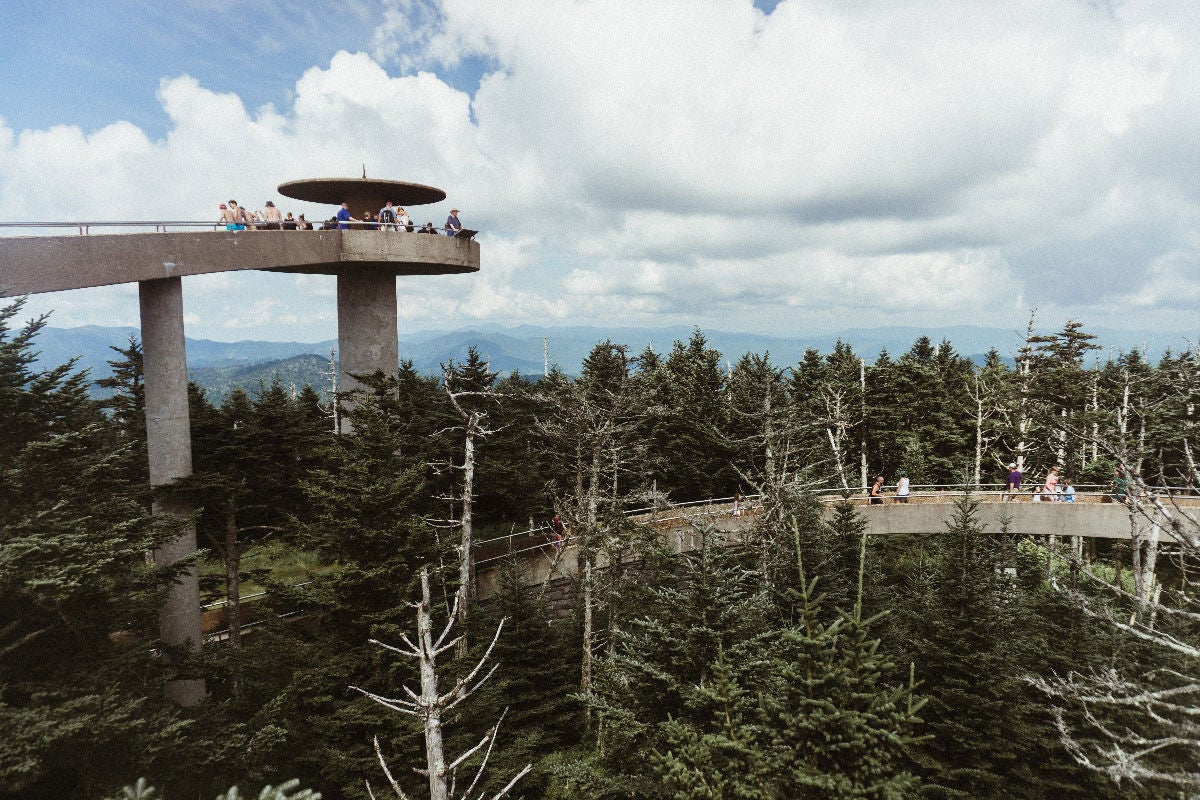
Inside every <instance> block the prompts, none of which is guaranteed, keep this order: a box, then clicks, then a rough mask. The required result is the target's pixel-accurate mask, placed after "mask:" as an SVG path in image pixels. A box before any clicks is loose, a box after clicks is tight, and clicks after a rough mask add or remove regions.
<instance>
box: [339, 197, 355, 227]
mask: <svg viewBox="0 0 1200 800" xmlns="http://www.w3.org/2000/svg"><path fill="white" fill-rule="evenodd" d="M337 218H338V230H342V231H344V230H348V229H349V228H350V225H349V224H348V223H351V222H358V220H356V219H355V218H354V217H352V216H350V204H349V203H342V207H341V208H339V209H338V212H337Z"/></svg>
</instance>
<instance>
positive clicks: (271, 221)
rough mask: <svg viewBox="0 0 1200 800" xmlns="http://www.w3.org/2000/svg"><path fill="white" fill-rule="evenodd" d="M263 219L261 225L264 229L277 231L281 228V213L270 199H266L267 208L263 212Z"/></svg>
mask: <svg viewBox="0 0 1200 800" xmlns="http://www.w3.org/2000/svg"><path fill="white" fill-rule="evenodd" d="M263 221H264V222H265V223H266V224H265V225H264V226H263V227H264V228H265V229H266V230H269V231H277V230H280V229H282V228H283V215H282V214H280V213H279V209H278V208H276V207H275V204H274V203H273V202H271V201H270V200H268V201H267V210H266V211H264V212H263Z"/></svg>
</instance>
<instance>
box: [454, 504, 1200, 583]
mask: <svg viewBox="0 0 1200 800" xmlns="http://www.w3.org/2000/svg"><path fill="white" fill-rule="evenodd" d="M859 491H862V490H861V489H860V490H859ZM1184 491H1190V490H1184ZM965 493H966V490H965V489H963V488H960V487H953V488H952V487H915V490H914V492H913V494H912V495H910V497H909V501H908V502H907V503H900V502H897V501H896V498H895V497H891V496H889V497H885V498H884V502H883V503H882V504H878V505H873V504H870V503H869V500H868V498H867V497H866V496H865V495H862V494H858V495H852V496H850V497H849V498H844V497H843V496H842V492H840V491H838V492H825V493H822V494H821V495H820V496H819V499H820V500H821V502H822V503H823V504H825V506H826V513H830V512H831V511H832V508H833V506H834V505H836V504H837V503H839V502H842V501H843V500H847V501H848V502H850V503H851V504H852V505H853V506H855V508H856V510H857V511H858V513H859V514H860V515H861V516H862V517H863V519H864V520H865V522H866V523H867V527H866V534H867V535H868V536H886V535H921V534H929V533H937V532H941V531H944V530H946V526H947V523H948V522H950V520H951V519H952V518H953V515H954V510H955V504H956V503H957V502H958V501H959V500H960V499H961V498H962V497H963V495H964V494H965ZM970 494H971V496H972V497H973V498H974V499H976V500H977V501H978V507H977V510H976V515H977V516H976V519H977V521H978V524H979V525H980V526H981V527H982V528H983V530H984V531H985V532H987V533H999V532H1001V530H1006V531H1007V532H1008V533H1010V534H1013V535H1019V536H1063V537H1066V536H1078V537H1083V538H1091V539H1114V540H1115V539H1128V538H1129V537H1130V533H1131V524H1132V522H1131V519H1130V512H1129V508H1128V507H1126V506H1125V505H1124V504H1122V503H1119V502H1113V501H1112V498H1111V497H1110V496H1109V495H1108V494H1106V493H1104V492H1080V493H1078V494H1077V495H1076V500H1075V502H1073V503H1064V502H1052V501H1045V502H1031V500H1030V497H1029V496H1028V495H1025V496H1021V497H1018V498H1015V499H1007V500H1006V499H1004V495H1003V492H1001V491H1000V490H999V487H996V488H994V489H991V490H988V489H984V490H982V491H979V490H971V491H970ZM1172 497H1173V500H1174V502H1177V503H1178V504H1179V505H1181V506H1186V507H1200V496H1194V495H1181V494H1179V493H1178V492H1175V493H1173V494H1172ZM758 500H759V498H757V497H750V498H745V499H744V500H743V503H742V506H743V509H742V513H741V514H740V515H737V516H735V515H734V514H733V498H714V499H712V500H700V501H696V502H692V503H682V504H677V505H670V506H667V507H665V508H661V509H635V510H633V511H630V512H629V516H630V517H631V518H633V519H635V520H637V521H639V522H644V523H647V524H650V525H652V526H653V527H655V528H656V529H658V530H660V531H662V534H663V536H664V537H665V539H666V542H667V544H668V545H669V546H670V547H671V548H672V549H673V550H674V551H675V552H683V551H686V550H690V549H692V548H693V547H695V546H696V545H697V540H698V536H697V535H696V526H697V525H700V524H706V523H708V524H712V525H714V526H715V527H716V528H717V529H718V530H720V531H724V532H726V533H728V534H730V535H731V536H732V535H739V534H746V533H749V532H750V530H751V527H752V525H753V524H754V521H755V519H756V517H757V516H758V511H759V510H760V506H759V505H758V504H757V503H758ZM547 534H548V530H547V529H546V528H538V529H534V530H530V531H523V532H520V533H515V534H512V535H510V536H504V537H499V538H496V539H488V540H484V541H480V542H479V543H478V544H477V547H476V561H475V565H476V580H477V584H478V587H479V594H480V597H484V598H486V597H489V596H491V595H492V594H494V593H495V591H496V590H497V588H498V586H499V580H500V563H501V562H502V561H504V560H505V559H507V558H518V559H520V560H521V568H522V574H523V578H522V580H523V582H524V583H526V584H527V585H538V584H542V583H545V582H547V581H550V582H557V581H561V580H564V579H568V578H572V577H574V576H575V575H576V574H577V569H578V560H579V559H578V554H579V549H578V543H577V542H576V541H575V539H574V537H572V536H571V535H570V532H569V530H568V536H567V537H566V539H565V541H563V542H562V543H561V545H559V546H556V545H555V543H554V542H553V541H551V538H550V537H548V535H547ZM596 566H597V568H603V567H604V566H605V564H604V563H602V559H598V561H597V564H596Z"/></svg>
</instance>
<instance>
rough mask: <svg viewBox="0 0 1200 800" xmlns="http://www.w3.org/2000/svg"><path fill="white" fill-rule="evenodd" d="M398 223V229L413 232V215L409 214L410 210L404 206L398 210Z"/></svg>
mask: <svg viewBox="0 0 1200 800" xmlns="http://www.w3.org/2000/svg"><path fill="white" fill-rule="evenodd" d="M396 225H397V228H398V230H404V231H408V232H409V233H412V232H413V221H412V217H410V216H408V212H407V211H405V210H404V209H403V208H402V209H400V210H399V211H397V212H396Z"/></svg>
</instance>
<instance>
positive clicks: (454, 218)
mask: <svg viewBox="0 0 1200 800" xmlns="http://www.w3.org/2000/svg"><path fill="white" fill-rule="evenodd" d="M461 230H462V223H461V222H459V221H458V209H457V208H452V209H450V216H448V217H446V235H447V236H458V232H459V231H461Z"/></svg>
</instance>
